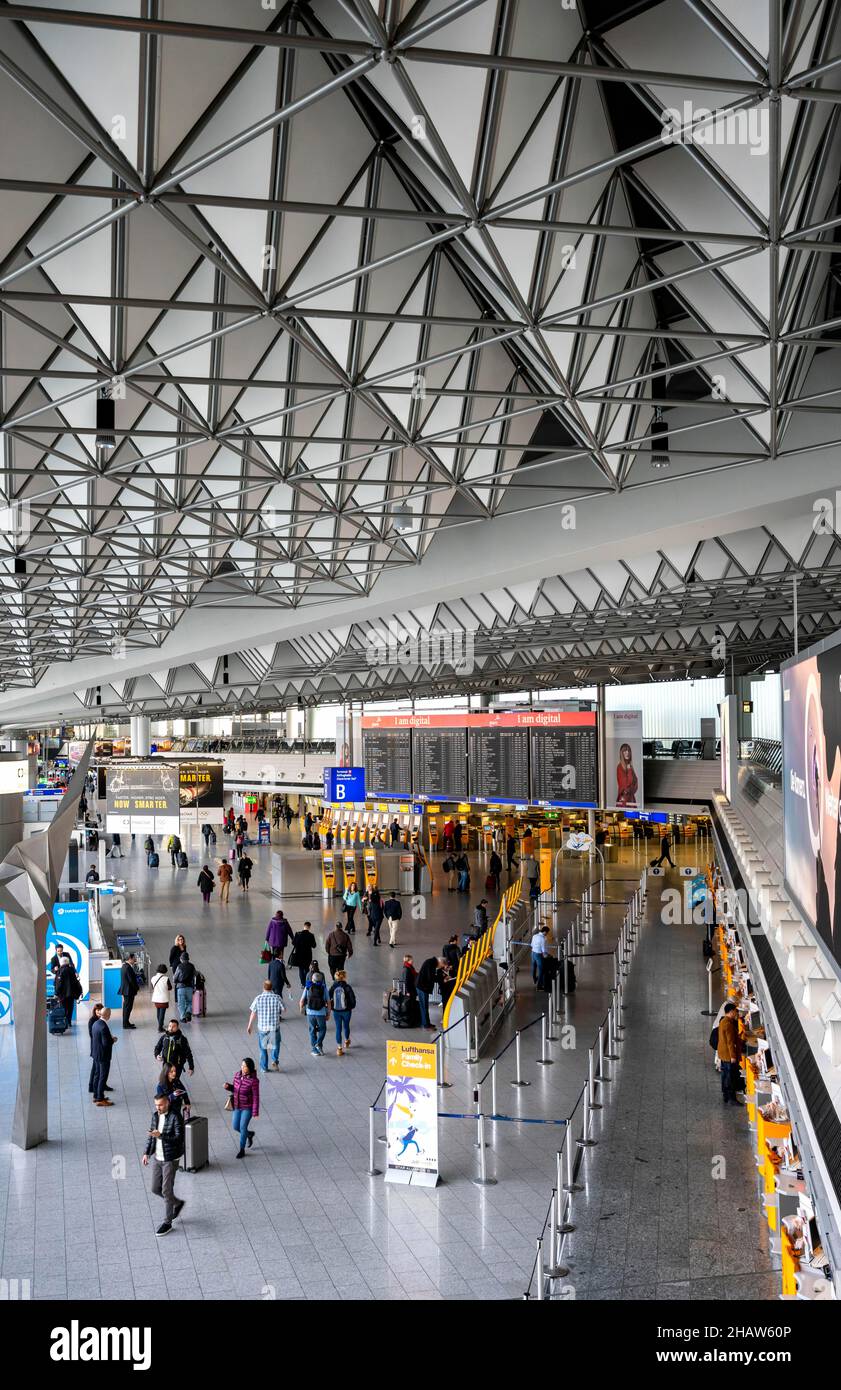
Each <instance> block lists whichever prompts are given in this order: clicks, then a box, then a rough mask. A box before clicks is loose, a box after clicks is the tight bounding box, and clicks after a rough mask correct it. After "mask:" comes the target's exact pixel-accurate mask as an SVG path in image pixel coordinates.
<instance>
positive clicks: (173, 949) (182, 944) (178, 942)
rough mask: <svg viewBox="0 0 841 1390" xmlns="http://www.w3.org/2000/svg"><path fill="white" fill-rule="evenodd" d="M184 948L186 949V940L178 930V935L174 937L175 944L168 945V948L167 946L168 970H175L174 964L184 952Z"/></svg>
mask: <svg viewBox="0 0 841 1390" xmlns="http://www.w3.org/2000/svg"><path fill="white" fill-rule="evenodd" d="M186 949H187V941H186V938H185V937H183V936H182V935H181V934H180V932H179V934H178V936H176V938H175V944H174V945H173V946H170V948H169V968H170V970H175V968H176V966H177V965H178V962H179V961H180V959H181V957H182V955H183V954H184V952H185V951H186Z"/></svg>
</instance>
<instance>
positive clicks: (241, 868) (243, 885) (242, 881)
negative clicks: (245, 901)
mask: <svg viewBox="0 0 841 1390" xmlns="http://www.w3.org/2000/svg"><path fill="white" fill-rule="evenodd" d="M253 868H254V860H253V859H252V858H251V856H250V855H248V854H245V853H244V852H243V854H242V856H241V858H240V861H239V863H238V865H237V873H238V874H239V886H240V890H241V892H243V893H247V892H248V885H249V883H250V882H251V870H252V869H253Z"/></svg>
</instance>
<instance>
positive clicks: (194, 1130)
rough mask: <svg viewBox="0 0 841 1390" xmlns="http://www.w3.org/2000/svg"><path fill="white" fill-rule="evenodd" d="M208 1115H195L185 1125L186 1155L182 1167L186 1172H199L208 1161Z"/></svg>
mask: <svg viewBox="0 0 841 1390" xmlns="http://www.w3.org/2000/svg"><path fill="white" fill-rule="evenodd" d="M207 1155H208V1147H207V1117H206V1116H205V1115H193V1116H192V1118H191V1119H189V1120H188V1121H187V1123H186V1124H185V1126H184V1157H183V1158H182V1160H181V1167H182V1168H183V1170H184V1172H185V1173H198V1172H199V1171H200V1170H201V1169H202V1168H206V1167H207V1163H208V1157H207Z"/></svg>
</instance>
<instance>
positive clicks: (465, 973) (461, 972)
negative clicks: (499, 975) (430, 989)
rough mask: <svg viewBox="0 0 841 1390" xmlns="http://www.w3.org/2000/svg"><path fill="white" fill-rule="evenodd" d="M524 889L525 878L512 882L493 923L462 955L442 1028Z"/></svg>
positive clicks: (504, 894) (503, 896)
mask: <svg viewBox="0 0 841 1390" xmlns="http://www.w3.org/2000/svg"><path fill="white" fill-rule="evenodd" d="M522 891H523V880H522V879H521V878H518V879H517V882H516V883H512V885H511V887H510V888H506V890H505V892H504V893H503V895H502V902H501V903H500V905H499V912H498V913H497V914H496V917H495V918H494V920H493V923H492V925H491V926H489V927H486V928H485V930H484V931H483V932H482V935H481V936H480V937H479V938H478V939H477V940H476V941H471V943H470V945H469V946H468V948H467V950H466V951H465V953H464V955H463V956H462V957H461V959H460V961H459V963H458V970H457V972H456V982H455V986H454V988H453V991H452V993H451V994H450V997H449V999H448V1000H447V1005H446V1008H445V1009H444V1017H443V1019H442V1020H441V1027H442V1029H444V1028H446V1027H447V1026H448V1024H449V1021H450V1006H451V1005H452V1002H453V1000H454V999H455V997H456V995H457V994H458V992H459V990H460V989H461V988H462V986H463V985H466V984H467V981H468V980H469V979H470V977H471V975H474V974H475V973H476V971H477V970H478V969H479V966H480V965H481V964H482V963H483V962H484V961H486V960H487V958H488V956H489V955H490V954H491V952H492V951H493V944H494V934H495V932H496V929H497V926H498V925H499V922H500V919H501V918H502V916H503V913H505V912H510V910H511V908H512V907H513V906H514V904H515V903H516V902H519V900H520V896H521V894H522Z"/></svg>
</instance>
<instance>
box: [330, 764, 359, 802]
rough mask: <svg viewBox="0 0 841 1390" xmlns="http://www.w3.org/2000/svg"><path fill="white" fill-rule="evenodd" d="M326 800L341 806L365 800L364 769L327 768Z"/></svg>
mask: <svg viewBox="0 0 841 1390" xmlns="http://www.w3.org/2000/svg"><path fill="white" fill-rule="evenodd" d="M324 799H325V801H334V802H337V803H339V804H340V805H347V804H348V803H349V802H355V801H364V800H365V768H364V767H325V769H324Z"/></svg>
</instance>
